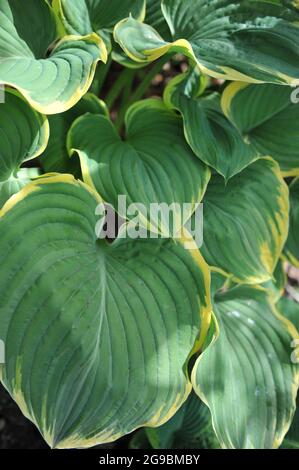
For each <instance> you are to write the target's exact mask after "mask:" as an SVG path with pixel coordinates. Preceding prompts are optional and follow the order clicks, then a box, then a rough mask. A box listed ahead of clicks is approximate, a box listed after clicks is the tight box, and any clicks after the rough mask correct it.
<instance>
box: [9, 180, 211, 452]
mask: <svg viewBox="0 0 299 470" xmlns="http://www.w3.org/2000/svg"><path fill="white" fill-rule="evenodd" d="M97 204H98V196H97V195H96V193H93V192H92V190H90V188H89V187H88V186H86V185H85V184H83V183H81V182H79V181H75V180H74V179H73V178H72V177H71V176H68V175H57V176H48V177H47V176H45V177H42V178H39V179H38V180H36V181H35V182H34V183H31V184H30V185H29V186H27V187H26V188H24V189H23V190H22V191H21V192H20V193H19V194H18V196H17V197H16V198H15V199H14V200H13V201H12V200H10V201H9V202H8V203H7V204H6V205H5V206H4V208H3V210H2V211H1V213H0V216H1V217H0V263H1V272H0V298H1V307H0V338H1V339H3V340H4V342H5V348H6V349H5V351H6V363H5V364H4V365H3V366H2V369H1V371H2V382H3V384H4V385H5V387H6V388H7V389H8V391H9V392H10V394H11V395H12V397H13V398H14V399H15V401H16V402H17V403H18V405H19V406H20V408H21V409H22V411H23V413H24V414H25V415H26V416H27V417H28V418H29V419H31V420H32V421H33V422H34V423H35V424H36V425H37V426H38V428H39V430H40V431H41V433H42V434H43V436H44V438H45V439H46V441H47V442H48V443H49V445H51V446H54V447H59V448H72V447H89V446H92V445H96V444H98V443H101V442H108V441H113V440H115V439H117V438H119V437H120V436H122V435H124V434H127V433H129V432H131V431H132V430H133V429H135V428H137V427H140V426H157V425H162V424H163V423H164V422H165V421H167V420H168V419H170V418H171V417H172V416H173V415H174V414H175V412H176V411H177V409H178V408H179V407H180V406H181V405H182V404H183V402H184V400H185V399H186V398H187V396H188V394H189V392H190V388H191V385H190V383H189V381H188V378H187V363H188V358H189V357H190V355H191V350H192V349H193V350H194V351H195V350H197V349H198V347H199V346H200V343H198V339H199V334H200V335H201V338H202V339H204V334H205V332H206V331H207V329H208V327H209V322H210V312H211V306H210V300H209V299H210V292H209V270H208V267H207V265H206V263H205V262H204V261H203V259H202V257H201V256H200V255H199V253H198V251H197V250H195V251H189V250H186V249H185V248H184V246H183V244H182V243H179V242H177V243H175V242H173V241H172V240H170V239H168V240H165V239H164V240H162V239H155V240H153V239H152V240H150V239H147V240H138V241H137V240H135V241H134V240H131V239H129V238H119V239H117V240H116V241H115V242H114V243H113V244H109V243H107V242H106V241H105V240H99V239H97V238H96V235H95V225H96V222H97V217H96V215H95V210H96V207H97ZM122 234H123V235H125V234H124V232H122Z"/></svg>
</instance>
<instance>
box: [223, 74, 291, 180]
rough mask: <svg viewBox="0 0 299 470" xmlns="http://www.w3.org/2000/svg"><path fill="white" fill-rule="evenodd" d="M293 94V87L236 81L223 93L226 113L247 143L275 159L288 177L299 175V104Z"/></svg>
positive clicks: (262, 153)
mask: <svg viewBox="0 0 299 470" xmlns="http://www.w3.org/2000/svg"><path fill="white" fill-rule="evenodd" d="M291 94H292V88H289V87H281V86H279V85H271V84H263V85H250V84H245V83H242V82H236V83H232V84H231V85H229V86H228V87H226V89H225V91H224V93H223V96H222V109H223V111H224V113H225V114H226V116H227V117H228V118H229V119H230V120H231V121H232V123H233V124H234V125H235V126H236V127H237V128H238V129H239V131H240V132H241V133H242V135H243V137H244V139H245V140H246V142H248V143H250V144H252V146H253V147H254V148H255V149H256V150H257V151H258V152H259V153H260V154H261V155H265V156H266V155H267V156H271V157H272V158H274V159H275V160H276V161H277V162H278V163H279V166H280V168H281V170H282V173H283V175H284V176H294V175H298V174H299V124H298V123H299V106H298V104H295V103H292V101H291Z"/></svg>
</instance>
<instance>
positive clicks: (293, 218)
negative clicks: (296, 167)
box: [284, 178, 299, 267]
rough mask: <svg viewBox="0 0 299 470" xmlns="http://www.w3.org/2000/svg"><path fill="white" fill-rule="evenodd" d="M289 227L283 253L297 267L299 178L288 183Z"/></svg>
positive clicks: (298, 262)
mask: <svg viewBox="0 0 299 470" xmlns="http://www.w3.org/2000/svg"><path fill="white" fill-rule="evenodd" d="M289 188H290V204H291V208H290V229H289V236H288V239H287V243H286V245H285V248H284V253H285V255H286V257H287V259H288V260H289V261H290V263H291V264H293V265H294V266H296V267H299V178H296V179H295V180H294V181H292V183H291V185H290V187H289Z"/></svg>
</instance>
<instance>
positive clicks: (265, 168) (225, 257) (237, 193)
mask: <svg viewBox="0 0 299 470" xmlns="http://www.w3.org/2000/svg"><path fill="white" fill-rule="evenodd" d="M203 203H204V244H203V247H202V252H203V255H204V257H205V259H206V260H207V262H208V264H209V265H210V266H213V267H214V268H215V269H216V270H220V271H221V272H223V273H226V275H228V276H231V277H232V280H233V281H236V282H242V283H244V282H245V283H247V284H255V283H261V282H265V281H268V280H270V279H271V277H272V274H273V271H274V269H275V267H276V264H277V262H278V259H279V257H280V255H281V251H282V248H283V245H284V243H285V241H286V238H287V233H288V216H289V199H288V188H287V186H286V184H285V182H284V181H283V179H282V177H281V175H280V172H279V168H278V165H277V163H275V162H274V160H272V159H271V158H262V159H260V160H257V161H256V162H254V163H252V164H251V165H249V166H248V167H247V168H246V169H245V170H243V171H242V172H241V173H239V174H238V175H236V176H234V177H233V178H231V179H230V180H229V181H228V183H227V184H225V182H224V180H223V178H222V177H221V176H218V175H214V176H213V177H212V179H211V182H210V184H209V186H208V190H207V192H206V195H205V198H204V200H203Z"/></svg>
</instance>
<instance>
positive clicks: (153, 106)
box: [68, 99, 210, 234]
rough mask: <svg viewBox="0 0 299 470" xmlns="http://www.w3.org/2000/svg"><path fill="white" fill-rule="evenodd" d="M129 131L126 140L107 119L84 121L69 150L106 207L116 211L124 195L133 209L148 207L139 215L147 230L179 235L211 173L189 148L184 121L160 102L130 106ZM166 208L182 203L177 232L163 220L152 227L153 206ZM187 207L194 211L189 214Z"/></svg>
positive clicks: (177, 210) (73, 132)
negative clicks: (75, 154) (164, 205)
mask: <svg viewBox="0 0 299 470" xmlns="http://www.w3.org/2000/svg"><path fill="white" fill-rule="evenodd" d="M126 128H127V136H126V138H125V140H124V141H123V140H122V139H121V138H120V136H119V135H118V133H117V131H116V129H115V127H114V125H113V123H112V122H111V121H110V120H109V119H108V118H107V117H103V116H92V115H87V116H83V117H82V118H79V119H77V120H76V121H75V123H74V125H73V126H72V128H71V130H70V133H69V136H68V147H69V151H70V153H74V152H76V153H78V154H79V157H80V161H81V167H82V174H83V178H84V181H85V182H86V183H88V184H90V186H93V187H94V188H96V190H97V192H98V193H99V194H100V195H101V196H102V198H103V200H104V201H105V202H108V203H110V204H111V205H112V206H113V207H115V208H116V209H117V206H118V196H119V195H125V196H126V197H127V205H128V206H129V205H131V204H143V207H144V209H145V211H142V210H140V211H139V215H140V220H141V222H143V224H144V225H146V226H149V227H150V228H151V230H153V231H154V232H159V233H161V232H163V234H166V233H169V232H170V233H171V234H175V233H176V231H177V230H179V229H180V228H181V226H182V222H183V223H185V222H186V221H187V220H188V219H189V218H190V216H191V215H192V213H193V211H194V209H195V207H196V206H195V204H196V203H199V202H200V201H201V199H202V197H203V194H204V192H205V190H206V187H207V184H208V181H209V178H210V172H209V170H208V168H207V167H206V166H205V165H204V164H203V163H201V162H200V160H199V159H198V158H196V156H195V155H194V154H193V152H192V151H191V149H190V147H189V146H188V144H187V143H186V141H185V139H184V134H183V129H182V122H181V119H180V118H179V117H178V116H176V115H175V114H174V113H173V112H172V111H169V110H168V109H167V108H166V107H165V106H164V104H163V103H162V102H161V101H160V100H157V99H149V100H145V101H140V102H138V103H136V104H134V105H133V106H131V107H130V109H129V110H128V112H127V115H126ZM162 203H166V204H167V205H169V206H170V205H171V204H173V203H176V204H180V206H179V207H177V206H175V207H174V211H173V224H171V225H172V227H168V226H167V227H166V225H165V223H164V220H156V221H155V220H152V221H151V223H150V224H149V225H148V223H149V215H150V212H151V208H152V207H153V206H151V204H162ZM185 203H186V204H188V203H189V204H190V208H189V210H186V211H185V215H184V214H182V205H183V204H185ZM136 207H137V206H136ZM187 209H188V208H187ZM119 211H121V208H120V209H119ZM120 215H121V216H123V217H127V216H128V214H127V213H124V212H120ZM132 217H133V218H135V217H136V214H135V213H134V214H132ZM183 217H185V219H184V220H183ZM165 222H166V221H165ZM173 227H174V230H172V228H173Z"/></svg>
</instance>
